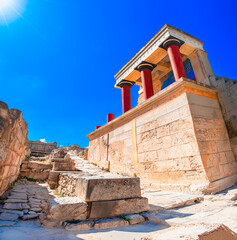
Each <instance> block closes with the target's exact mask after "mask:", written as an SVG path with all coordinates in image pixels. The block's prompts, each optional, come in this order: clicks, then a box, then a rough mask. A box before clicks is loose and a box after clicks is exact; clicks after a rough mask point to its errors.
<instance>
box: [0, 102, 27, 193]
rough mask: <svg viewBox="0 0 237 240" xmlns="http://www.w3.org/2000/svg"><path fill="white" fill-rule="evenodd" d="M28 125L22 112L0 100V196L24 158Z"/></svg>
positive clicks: (16, 174) (15, 177) (17, 172)
mask: <svg viewBox="0 0 237 240" xmlns="http://www.w3.org/2000/svg"><path fill="white" fill-rule="evenodd" d="M27 134H28V125H27V123H26V122H25V121H24V119H23V118H22V112H21V111H19V110H16V109H9V108H8V106H7V104H6V103H4V102H1V101H0V196H1V195H3V193H4V192H5V191H6V190H7V188H8V187H9V186H10V184H11V183H13V182H14V181H15V180H16V179H17V177H18V174H19V171H20V165H21V162H22V160H23V159H24V158H25V151H26V146H27Z"/></svg>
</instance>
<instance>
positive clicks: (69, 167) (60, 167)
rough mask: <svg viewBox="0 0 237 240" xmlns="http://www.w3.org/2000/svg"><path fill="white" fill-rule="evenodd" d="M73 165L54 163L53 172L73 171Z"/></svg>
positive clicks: (70, 163)
mask: <svg viewBox="0 0 237 240" xmlns="http://www.w3.org/2000/svg"><path fill="white" fill-rule="evenodd" d="M75 170H76V168H75V163H72V162H69V163H65V162H64V163H61V162H54V163H53V171H75Z"/></svg>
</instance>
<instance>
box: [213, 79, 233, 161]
mask: <svg viewBox="0 0 237 240" xmlns="http://www.w3.org/2000/svg"><path fill="white" fill-rule="evenodd" d="M210 81H211V84H212V85H213V86H215V87H216V89H217V90H218V97H219V100H220V104H221V109H222V113H223V116H224V119H225V123H226V126H227V130H228V133H229V137H230V141H231V147H232V150H233V152H234V155H235V158H236V160H237V81H235V80H232V79H227V78H225V77H222V78H219V77H212V78H210Z"/></svg>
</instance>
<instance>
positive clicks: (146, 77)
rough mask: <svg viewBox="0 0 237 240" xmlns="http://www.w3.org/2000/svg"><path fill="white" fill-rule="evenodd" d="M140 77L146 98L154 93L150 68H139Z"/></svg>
mask: <svg viewBox="0 0 237 240" xmlns="http://www.w3.org/2000/svg"><path fill="white" fill-rule="evenodd" d="M141 78H142V87H143V94H144V99H145V100H147V99H148V98H150V97H151V96H153V95H154V90H153V83H152V76H151V70H150V69H143V70H141Z"/></svg>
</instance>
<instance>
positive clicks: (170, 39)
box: [160, 36, 184, 50]
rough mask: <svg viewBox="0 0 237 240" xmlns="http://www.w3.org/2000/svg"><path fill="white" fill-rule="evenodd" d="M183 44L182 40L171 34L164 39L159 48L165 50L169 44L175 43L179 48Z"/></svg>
mask: <svg viewBox="0 0 237 240" xmlns="http://www.w3.org/2000/svg"><path fill="white" fill-rule="evenodd" d="M183 44H184V41H182V40H180V39H178V38H175V37H173V36H169V37H168V39H166V40H165V41H164V42H163V43H162V44H161V45H160V47H161V48H164V49H165V50H167V48H168V47H169V46H171V45H176V46H178V47H179V48H180V47H181V46H182V45H183Z"/></svg>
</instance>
